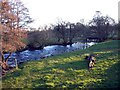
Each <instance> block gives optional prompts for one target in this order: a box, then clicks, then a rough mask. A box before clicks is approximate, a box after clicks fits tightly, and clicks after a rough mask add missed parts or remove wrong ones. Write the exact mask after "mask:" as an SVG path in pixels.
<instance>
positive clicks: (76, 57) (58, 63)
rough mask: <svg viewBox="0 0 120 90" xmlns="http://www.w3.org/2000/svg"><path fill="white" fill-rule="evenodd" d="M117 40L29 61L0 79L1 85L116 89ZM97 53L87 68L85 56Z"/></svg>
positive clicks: (117, 80)
mask: <svg viewBox="0 0 120 90" xmlns="http://www.w3.org/2000/svg"><path fill="white" fill-rule="evenodd" d="M118 43H120V41H119V40H113V41H106V42H103V43H99V44H96V45H93V46H91V47H90V48H88V49H85V50H79V51H74V52H70V53H64V54H62V55H57V56H52V57H49V58H46V59H43V60H40V61H30V62H26V63H24V64H22V65H20V66H19V69H18V70H13V71H11V72H9V73H8V74H7V75H6V76H5V77H4V78H3V80H2V86H3V88H49V89H51V88H56V89H57V90H62V88H63V89H66V90H70V89H72V90H73V89H74V90H78V89H81V88H82V89H84V88H85V89H86V88H88V89H89V88H117V87H120V86H119V75H120V70H119V65H120V58H119V57H118V53H119V51H120V48H119V45H118ZM91 53H93V54H98V56H97V57H96V59H97V61H96V64H95V66H94V67H93V69H92V70H91V71H88V68H87V62H86V61H85V59H84V58H85V56H86V55H88V54H91Z"/></svg>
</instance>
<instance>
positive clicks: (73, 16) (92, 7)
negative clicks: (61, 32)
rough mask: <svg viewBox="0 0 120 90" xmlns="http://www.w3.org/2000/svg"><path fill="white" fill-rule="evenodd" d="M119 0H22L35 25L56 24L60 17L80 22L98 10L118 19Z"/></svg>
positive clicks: (88, 18) (86, 19) (90, 17)
mask: <svg viewBox="0 0 120 90" xmlns="http://www.w3.org/2000/svg"><path fill="white" fill-rule="evenodd" d="M118 1H119V0H22V2H23V3H24V4H25V6H26V7H27V8H28V9H29V12H30V16H31V17H32V18H33V19H34V20H35V22H34V23H33V27H36V28H37V27H39V26H43V25H44V24H47V25H48V24H54V23H56V22H57V21H58V18H59V19H61V18H62V20H64V21H70V22H79V21H80V19H85V21H86V22H88V21H89V20H91V19H92V18H93V16H94V14H95V12H96V11H101V12H102V14H103V15H108V16H110V17H112V18H113V19H115V20H116V21H117V20H118Z"/></svg>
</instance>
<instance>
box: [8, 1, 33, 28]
mask: <svg viewBox="0 0 120 90" xmlns="http://www.w3.org/2000/svg"><path fill="white" fill-rule="evenodd" d="M10 5H11V9H12V13H14V15H16V16H17V17H18V18H17V20H16V22H14V27H15V26H16V27H17V28H22V27H24V28H25V27H28V24H30V23H32V22H33V20H32V18H31V17H30V15H29V10H28V9H27V8H26V7H25V6H24V4H23V3H22V2H21V0H10Z"/></svg>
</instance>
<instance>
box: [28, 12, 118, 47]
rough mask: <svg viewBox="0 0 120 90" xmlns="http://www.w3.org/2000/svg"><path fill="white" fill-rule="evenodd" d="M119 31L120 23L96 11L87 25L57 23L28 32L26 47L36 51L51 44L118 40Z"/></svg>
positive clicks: (80, 23)
mask: <svg viewBox="0 0 120 90" xmlns="http://www.w3.org/2000/svg"><path fill="white" fill-rule="evenodd" d="M119 29H120V23H115V21H114V19H112V18H111V17H109V16H102V15H101V12H100V11H97V12H96V14H95V15H94V17H93V19H92V20H91V21H90V22H88V24H84V23H82V22H76V23H71V22H65V21H59V22H58V23H57V24H55V25H52V27H48V26H45V27H44V28H39V29H37V30H31V31H28V38H27V46H28V47H29V48H31V49H38V48H43V47H44V46H46V45H51V44H62V45H67V44H72V43H73V42H77V41H81V42H88V41H95V42H103V41H105V40H108V39H120V38H119V37H118V36H119V35H118V34H119V33H118V32H119Z"/></svg>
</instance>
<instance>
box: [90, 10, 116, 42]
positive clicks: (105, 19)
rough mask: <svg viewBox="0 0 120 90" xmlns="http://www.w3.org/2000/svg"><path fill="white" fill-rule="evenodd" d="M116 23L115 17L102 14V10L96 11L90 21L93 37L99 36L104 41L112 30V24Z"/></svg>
mask: <svg viewBox="0 0 120 90" xmlns="http://www.w3.org/2000/svg"><path fill="white" fill-rule="evenodd" d="M114 23H115V21H114V19H112V18H111V17H109V16H102V15H101V12H100V11H96V14H95V15H94V17H93V19H92V20H91V21H90V22H89V25H90V28H91V32H92V33H93V34H92V35H91V37H95V38H99V40H100V41H104V40H106V39H107V38H108V36H109V33H110V32H111V31H110V28H109V27H110V25H113V24H114Z"/></svg>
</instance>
